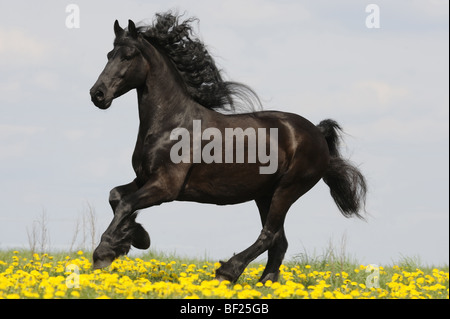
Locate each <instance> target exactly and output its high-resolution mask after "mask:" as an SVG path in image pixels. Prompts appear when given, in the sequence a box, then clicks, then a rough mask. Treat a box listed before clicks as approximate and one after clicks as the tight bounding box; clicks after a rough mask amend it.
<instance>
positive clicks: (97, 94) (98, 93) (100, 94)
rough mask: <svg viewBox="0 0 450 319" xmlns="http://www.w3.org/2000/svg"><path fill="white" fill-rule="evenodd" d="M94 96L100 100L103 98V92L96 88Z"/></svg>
mask: <svg viewBox="0 0 450 319" xmlns="http://www.w3.org/2000/svg"><path fill="white" fill-rule="evenodd" d="M94 96H95V99H96V100H97V101H102V100H103V99H104V98H105V94H104V93H103V92H102V91H100V90H97V91H96V92H95V94H94Z"/></svg>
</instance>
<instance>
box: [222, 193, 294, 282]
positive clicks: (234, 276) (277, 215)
mask: <svg viewBox="0 0 450 319" xmlns="http://www.w3.org/2000/svg"><path fill="white" fill-rule="evenodd" d="M290 205H291V203H290V202H288V201H286V200H285V198H283V199H282V200H279V201H272V204H271V205H270V209H269V212H268V214H267V219H266V222H265V224H264V227H263V229H262V231H261V234H260V235H259V237H258V239H257V240H256V241H255V243H254V244H253V245H251V246H250V247H248V248H247V249H245V250H244V251H242V252H240V253H239V254H237V255H234V256H233V257H231V258H230V259H229V260H228V261H227V262H222V265H221V266H220V267H219V268H218V269H217V270H216V278H217V279H219V280H229V281H231V282H236V281H237V280H238V278H239V276H240V275H241V274H242V272H243V271H244V269H245V267H247V265H248V264H249V263H250V262H251V261H253V260H254V259H255V258H257V257H258V256H259V255H261V254H262V253H263V252H265V251H266V250H268V249H271V248H272V247H273V246H274V245H276V246H275V247H276V248H275V250H273V251H272V254H271V256H272V258H271V261H270V263H269V262H268V263H269V268H268V270H267V272H266V274H265V276H266V277H267V278H268V279H269V278H274V276H277V274H278V268H279V265H278V267H277V266H276V265H277V264H278V262H279V263H280V264H281V261H282V259H283V258H282V257H284V252H285V250H284V249H285V248H287V241H286V242H285V241H284V240H283V237H284V230H283V223H284V218H285V216H286V213H287V211H288V209H289V207H290ZM284 246H285V247H284ZM283 250H284V251H283ZM266 268H267V267H266ZM269 271H270V272H269ZM263 279H264V278H263ZM268 279H267V280H268ZM274 279H275V278H274Z"/></svg>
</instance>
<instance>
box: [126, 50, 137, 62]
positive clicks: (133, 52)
mask: <svg viewBox="0 0 450 319" xmlns="http://www.w3.org/2000/svg"><path fill="white" fill-rule="evenodd" d="M135 55H136V49H134V48H127V49H126V50H125V52H124V55H123V59H124V60H131V59H132V58H133V57H134V56H135Z"/></svg>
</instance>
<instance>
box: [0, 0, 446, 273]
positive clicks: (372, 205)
mask: <svg viewBox="0 0 450 319" xmlns="http://www.w3.org/2000/svg"><path fill="white" fill-rule="evenodd" d="M0 3H1V6H0V163H1V165H0V174H1V175H0V176H1V178H0V187H1V192H0V248H8V247H17V248H28V247H29V246H28V238H27V228H28V230H31V228H32V225H33V220H37V219H39V216H40V215H41V213H42V212H43V211H45V212H46V215H47V219H48V222H47V227H48V232H49V237H50V247H51V248H54V249H61V248H67V247H69V246H70V244H71V241H72V238H73V235H74V232H75V225H76V223H77V220H79V219H80V218H81V216H82V215H83V213H84V212H86V211H87V206H88V205H91V206H92V207H93V208H94V209H95V212H96V217H97V222H96V231H97V236H100V234H101V233H102V232H103V231H104V230H105V229H106V227H107V225H108V224H109V222H110V220H111V218H112V212H111V209H110V208H109V204H108V194H109V191H110V189H111V188H113V187H114V186H117V185H121V184H125V183H128V182H130V181H131V180H133V178H134V173H133V169H132V167H131V155H132V152H133V148H134V144H135V140H136V134H137V128H138V124H139V123H138V118H137V99H136V93H135V92H134V91H132V92H129V93H128V94H127V95H125V96H123V97H121V98H119V99H117V100H115V101H114V102H113V105H112V106H111V108H110V109H109V110H107V111H101V110H99V109H97V108H96V107H95V106H94V105H93V104H92V103H91V102H90V96H89V89H90V87H91V86H92V85H93V84H94V82H95V81H96V79H97V77H98V75H99V74H100V72H101V71H102V69H103V67H104V65H105V63H106V53H107V52H108V51H109V50H110V49H111V48H112V41H113V38H114V33H113V23H114V20H115V19H118V20H119V21H120V23H121V24H122V26H126V24H127V21H128V19H133V20H134V21H136V22H138V21H142V20H146V21H152V18H153V16H154V14H155V13H156V12H163V11H166V10H168V9H171V8H178V9H179V11H180V12H184V11H186V16H191V15H194V16H197V17H198V18H199V19H200V23H199V25H198V28H199V33H200V36H201V38H202V39H203V40H204V41H205V42H206V43H207V45H208V48H209V49H210V51H211V53H213V54H214V56H215V57H216V61H217V63H218V64H219V65H220V67H221V68H222V69H224V71H225V74H226V77H227V78H228V79H232V80H236V81H240V82H243V83H246V84H248V85H250V86H251V87H253V88H254V89H255V91H256V92H257V93H258V94H259V95H260V97H261V99H262V101H263V103H264V108H265V109H275V110H281V111H288V112H294V113H297V114H300V115H302V116H304V117H306V118H308V119H309V120H311V121H312V122H313V123H319V122H320V121H321V120H323V119H325V118H332V119H335V120H336V121H338V122H339V123H340V124H341V125H342V127H343V128H344V130H345V131H346V132H347V133H348V134H347V135H346V136H345V138H346V144H345V151H344V153H345V154H346V156H349V157H351V159H352V160H353V161H354V162H355V163H357V164H359V165H360V168H361V170H362V171H363V173H364V174H365V175H366V177H367V179H368V184H369V194H368V198H367V211H368V212H369V215H368V218H367V222H364V221H360V220H356V219H346V218H344V217H343V216H342V215H341V214H340V213H339V211H338V209H337V207H336V206H335V204H334V202H333V200H332V198H331V196H330V195H329V189H328V187H327V186H326V185H325V184H324V183H323V182H320V183H318V184H317V185H316V186H315V187H314V188H313V189H312V190H311V191H310V192H308V193H307V194H306V195H304V196H303V197H302V198H301V199H299V200H298V201H297V202H296V203H295V204H294V205H293V206H292V207H291V209H290V211H289V213H288V215H287V219H286V224H285V227H286V233H287V237H288V241H289V249H288V253H287V257H288V258H293V257H295V256H298V255H299V254H302V253H305V252H307V253H308V254H310V255H314V254H316V255H317V256H320V255H321V254H323V253H324V252H325V251H326V249H327V247H328V246H329V243H330V242H332V243H333V245H334V246H335V247H336V248H337V249H340V248H341V246H342V244H341V242H342V239H343V238H344V239H345V249H346V253H347V254H349V255H350V256H352V257H354V258H355V259H356V260H357V261H358V262H360V263H362V264H370V263H372V264H377V263H378V264H387V263H392V262H395V261H398V260H400V259H401V258H402V257H405V256H407V257H420V260H421V261H422V262H423V263H424V264H438V265H442V264H448V260H449V195H448V193H449V177H448V176H449V146H448V144H449V120H448V117H449V91H448V86H449V77H448V69H449V62H448V57H449V51H448V48H449V46H448V44H449V43H448V36H449V34H448V33H449V25H448V21H449V19H448V9H449V8H448V1H444V0H442V1H438V0H429V1H409V0H408V1H377V0H375V1H373V3H375V4H377V5H378V7H379V8H380V28H372V29H370V28H367V26H366V23H365V20H366V17H367V16H368V15H369V13H366V11H365V9H366V6H367V5H368V4H369V3H371V2H370V1H356V0H354V1H350V0H346V1H331V0H330V1H317V0H315V1H297V0H295V1H294V0H292V1H288V0H285V1H269V0H226V1H210V0H208V1H206V0H201V1H198V0H195V1H187V0H186V1H182V0H179V1H172V0H153V1H143V0H141V1H138V0H134V1H124V0H123V1H81V0H79V1H78V0H73V1H72V2H70V1H21V0H17V1H12V2H11V1H4V0H1V2H0ZM70 3H75V4H77V5H78V7H79V9H80V25H79V28H72V29H70V28H68V27H67V26H66V18H67V16H68V15H69V14H70V13H66V6H67V5H68V4H70ZM138 221H139V222H141V223H142V224H143V225H144V227H145V228H146V229H147V230H148V232H149V233H150V237H151V239H152V247H153V248H154V249H157V250H161V251H165V252H168V253H173V252H175V253H177V254H179V255H182V256H185V255H188V256H193V257H203V256H207V257H209V258H211V259H213V260H217V259H227V258H229V257H230V256H232V254H233V253H235V252H239V251H241V250H243V249H245V248H246V247H248V246H249V245H250V244H252V243H253V242H254V240H255V239H256V238H257V236H258V234H259V232H260V230H261V226H260V221H259V216H258V212H257V208H256V205H255V204H254V203H253V202H251V203H245V204H241V205H235V206H225V207H218V206H214V205H203V204H197V203H183V202H174V203H168V204H164V205H161V206H158V207H154V208H150V209H147V210H145V211H142V212H141V214H140V215H139V217H138ZM263 258H265V256H263Z"/></svg>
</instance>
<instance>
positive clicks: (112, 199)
mask: <svg viewBox="0 0 450 319" xmlns="http://www.w3.org/2000/svg"><path fill="white" fill-rule="evenodd" d="M121 198H122V195H121V194H120V192H119V191H118V190H117V188H113V189H112V190H111V191H110V192H109V204H110V205H111V208H112V209H113V211H115V210H116V207H117V205H118V204H119V202H120V200H121Z"/></svg>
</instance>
